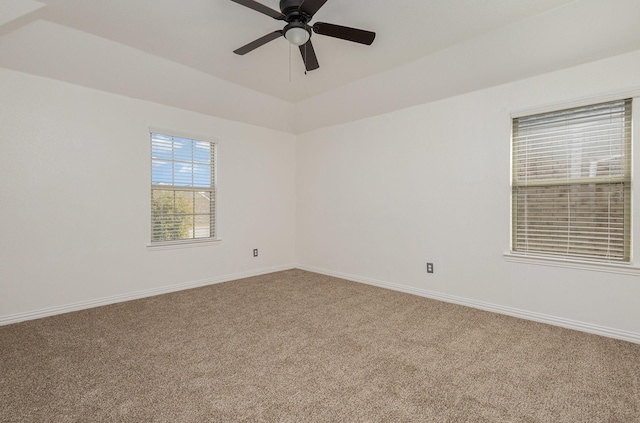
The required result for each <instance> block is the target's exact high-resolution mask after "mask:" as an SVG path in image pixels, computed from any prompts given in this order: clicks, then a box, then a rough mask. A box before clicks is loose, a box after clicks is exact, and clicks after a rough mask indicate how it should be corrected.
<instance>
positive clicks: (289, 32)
mask: <svg viewBox="0 0 640 423" xmlns="http://www.w3.org/2000/svg"><path fill="white" fill-rule="evenodd" d="M231 1H233V2H235V3H238V4H241V5H243V6H246V7H248V8H250V9H253V10H255V11H257V12H260V13H263V14H265V15H267V16H271V17H272V18H274V19H276V20H279V21H285V22H287V25H285V27H284V28H283V29H279V30H277V31H273V32H270V33H269V34H267V35H265V36H263V37H260V38H258V39H257V40H254V41H252V42H250V43H249V44H247V45H245V46H242V47H240V48H239V49H237V50H234V53H236V54H239V55H244V54H247V53H249V52H250V51H253V50H255V49H256V48H258V47H260V46H263V45H265V44H266V43H268V42H269V41H273V40H275V39H276V38H279V37H281V36H284V38H286V39H287V40H288V41H289V42H290V43H291V44H293V45H295V46H298V47H299V48H300V53H301V54H302V60H303V61H304V65H305V68H306V69H307V70H308V71H312V70H315V69H318V68H319V67H320V65H319V64H318V58H317V57H316V53H315V51H314V50H313V44H311V31H312V30H313V32H315V33H316V34H320V35H327V36H329V37H334V38H340V39H343V40H347V41H353V42H355V43H360V44H366V45H371V43H373V40H374V39H375V38H376V33H375V32H371V31H365V30H362V29H356V28H351V27H347V26H340V25H335V24H330V23H326V22H316V23H314V24H313V25H312V26H309V22H310V21H311V19H312V18H313V15H315V14H316V12H317V11H318V10H319V9H320V8H321V7H322V6H323V5H324V4H325V3H326V2H327V0H280V12H278V11H277V10H274V9H271V8H270V7H268V6H265V5H263V4H261V3H258V2H256V1H254V0H231Z"/></svg>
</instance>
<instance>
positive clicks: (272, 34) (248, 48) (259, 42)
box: [233, 30, 282, 56]
mask: <svg viewBox="0 0 640 423" xmlns="http://www.w3.org/2000/svg"><path fill="white" fill-rule="evenodd" d="M279 37H282V30H278V31H273V32H270V33H269V34H267V35H265V36H264V37H260V38H258V39H257V40H255V41H251V42H250V43H249V44H247V45H246V46H242V47H240V48H239V49H237V50H234V51H233V52H234V53H235V54H239V55H241V56H242V55H243V54H247V53H249V52H250V51H252V50H255V49H257V48H258V47H260V46H263V45H265V44H267V43H268V42H269V41H273V40H275V39H276V38H279Z"/></svg>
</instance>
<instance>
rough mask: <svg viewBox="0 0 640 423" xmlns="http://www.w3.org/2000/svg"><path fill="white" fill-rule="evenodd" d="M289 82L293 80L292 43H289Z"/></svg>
mask: <svg viewBox="0 0 640 423" xmlns="http://www.w3.org/2000/svg"><path fill="white" fill-rule="evenodd" d="M289 82H291V43H289Z"/></svg>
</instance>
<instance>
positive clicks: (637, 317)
mask: <svg viewBox="0 0 640 423" xmlns="http://www.w3.org/2000/svg"><path fill="white" fill-rule="evenodd" d="M469 72H473V70H472V69H469ZM417 83H418V84H419V83H420V82H419V81H417ZM638 87H640V51H637V52H634V53H630V54H626V55H624V56H618V57H614V58H611V59H608V60H605V61H601V62H594V63H590V64H587V65H583V66H580V67H576V68H571V69H567V70H563V71H558V72H555V73H551V74H546V75H542V76H539V77H535V78H531V79H526V80H521V81H518V82H514V83H510V84H507V85H502V86H498V87H495V88H489V89H485V90H482V91H476V92H473V93H470V94H464V95H460V96H457V97H452V98H448V99H444V100H441V101H437V102H433V103H428V104H423V105H420V106H416V107H413V108H410V109H405V110H402V111H397V112H392V113H388V114H385V115H381V116H378V117H372V118H368V119H365V120H360V121H357V122H352V123H347V124H344V125H341V126H334V127H329V128H324V129H319V130H315V131H313V132H308V133H306V134H303V135H301V136H299V137H298V149H297V178H298V180H297V231H296V236H297V250H296V251H297V260H298V263H299V264H300V266H301V267H303V268H306V269H311V270H316V271H320V272H324V273H328V274H334V275H338V276H343V277H347V278H349V279H353V280H360V281H364V282H370V283H374V284H379V285H384V286H393V287H394V288H396V289H402V290H406V291H410V292H416V293H419V294H424V295H431V296H439V297H440V298H445V299H450V300H454V301H459V302H462V303H466V304H474V305H478V306H481V307H486V308H489V309H495V310H500V311H503V312H512V313H514V314H519V315H522V316H525V315H529V316H533V317H534V318H538V319H540V320H543V321H548V322H555V323H559V324H567V323H572V322H573V323H575V324H573V327H578V326H584V327H586V328H587V330H594V331H596V332H598V331H599V333H608V334H612V335H614V336H620V337H623V338H624V337H626V338H627V339H635V340H637V341H640V307H639V306H638V298H640V277H638V276H625V275H618V274H611V273H603V272H596V271H586V270H576V269H565V268H558V267H549V266H539V265H532V264H521V263H511V262H507V261H505V258H504V257H503V253H505V252H507V251H508V250H509V237H510V235H509V230H510V221H509V212H510V186H509V178H510V130H511V129H510V125H511V119H510V113H511V112H513V111H517V110H522V109H529V108H537V107H547V106H550V107H553V105H557V104H562V103H570V102H573V101H576V100H580V99H584V98H585V97H590V96H599V95H602V94H607V93H613V92H617V91H618V90H635V92H636V93H638V92H639V91H638V90H637V89H638ZM636 106H639V107H640V102H638V104H637V105H636ZM637 108H638V107H636V109H637ZM637 112H638V110H636V117H637V116H640V115H639V114H638V113H637ZM637 127H638V125H636V130H635V136H636V138H638V135H640V133H639V131H638V129H637ZM637 151H638V149H636V158H635V160H636V168H637V165H638V163H639V162H640V155H638V153H637ZM635 192H636V197H635V198H636V200H635V204H636V205H637V204H638V201H639V200H638V198H640V197H639V196H638V194H640V190H638V186H637V185H636V190H635ZM639 217H640V207H634V222H635V223H636V226H637V222H638V221H640V219H639ZM634 233H635V235H636V237H635V238H636V240H637V239H638V236H637V235H638V231H637V230H635V231H634ZM636 244H637V243H636ZM636 251H637V249H636ZM636 257H637V255H636ZM426 262H433V263H434V264H435V273H434V274H427V273H426V266H425V263H426ZM637 262H638V260H637V259H636V263H637ZM569 326H571V324H569ZM601 327H602V328H601ZM600 329H602V330H600Z"/></svg>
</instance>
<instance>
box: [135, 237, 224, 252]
mask: <svg viewBox="0 0 640 423" xmlns="http://www.w3.org/2000/svg"><path fill="white" fill-rule="evenodd" d="M221 241H222V240H221V239H211V238H207V239H201V240H193V239H189V240H184V241H166V242H154V243H153V244H147V251H161V250H176V249H182V248H194V247H210V246H212V245H218V244H219V243H220V242H221Z"/></svg>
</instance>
